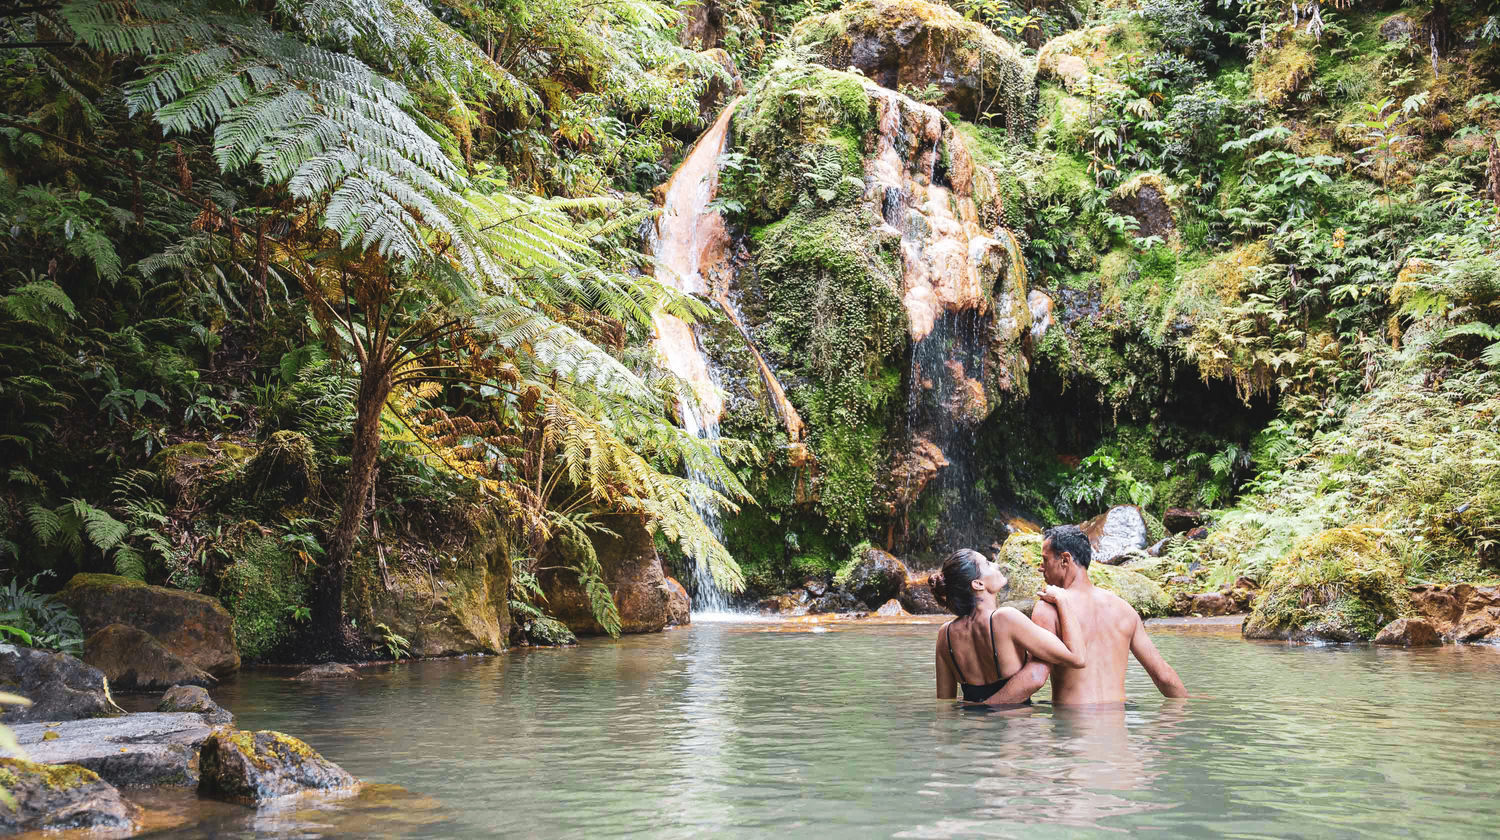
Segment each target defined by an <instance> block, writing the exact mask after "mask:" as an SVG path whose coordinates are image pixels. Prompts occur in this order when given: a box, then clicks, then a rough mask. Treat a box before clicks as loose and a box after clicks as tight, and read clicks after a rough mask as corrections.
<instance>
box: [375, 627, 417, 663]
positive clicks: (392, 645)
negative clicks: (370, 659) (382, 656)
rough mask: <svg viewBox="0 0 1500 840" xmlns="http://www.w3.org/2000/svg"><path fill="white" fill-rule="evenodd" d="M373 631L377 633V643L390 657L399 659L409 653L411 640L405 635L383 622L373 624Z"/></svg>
mask: <svg viewBox="0 0 1500 840" xmlns="http://www.w3.org/2000/svg"><path fill="white" fill-rule="evenodd" d="M375 632H376V633H377V634H379V639H378V640H377V643H378V644H379V645H380V646H381V647H382V648H384V649H385V652H386V653H388V654H390V657H391V658H392V659H400V658H402V657H403V656H407V655H409V654H410V653H411V641H410V640H409V639H407V638H406V637H405V636H403V635H401V634H399V633H397V632H396V631H394V630H392V629H391V628H390V627H387V626H386V625H384V624H377V625H375Z"/></svg>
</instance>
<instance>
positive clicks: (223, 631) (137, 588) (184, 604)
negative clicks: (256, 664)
mask: <svg viewBox="0 0 1500 840" xmlns="http://www.w3.org/2000/svg"><path fill="white" fill-rule="evenodd" d="M58 598H59V600H61V601H62V602H63V603H65V604H67V605H68V606H69V607H70V608H72V610H73V612H74V613H76V614H77V615H78V620H79V622H80V623H81V624H82V625H83V632H84V633H86V634H89V635H93V634H94V633H97V632H99V631H100V630H102V629H104V628H105V627H107V626H109V625H111V624H126V625H129V626H131V627H135V628H137V629H139V630H144V631H145V632H147V633H149V634H151V635H152V636H154V637H156V640H157V641H158V642H161V644H162V646H164V647H165V648H166V649H167V650H169V651H171V652H172V653H173V654H175V655H176V656H178V657H180V658H182V659H183V660H185V661H187V662H189V663H191V664H192V665H194V666H196V667H198V668H201V669H203V670H204V671H207V672H208V673H210V674H212V675H214V676H215V677H222V676H226V675H228V674H232V673H234V672H235V671H237V670H239V667H240V654H239V651H238V650H237V649H236V648H235V644H234V621H233V619H232V618H231V617H230V615H229V612H228V611H227V610H225V609H224V607H223V605H222V604H220V603H219V602H218V600H216V599H214V598H210V597H209V596H207V595H199V594H197V593H194V592H183V591H182V590H179V589H168V588H166V587H164V586H150V585H148V584H144V583H141V582H140V581H135V580H131V579H130V578H125V577H120V576H118V575H97V574H80V575H74V576H73V579H72V580H70V581H68V585H67V586H65V587H63V590H62V592H60V593H58Z"/></svg>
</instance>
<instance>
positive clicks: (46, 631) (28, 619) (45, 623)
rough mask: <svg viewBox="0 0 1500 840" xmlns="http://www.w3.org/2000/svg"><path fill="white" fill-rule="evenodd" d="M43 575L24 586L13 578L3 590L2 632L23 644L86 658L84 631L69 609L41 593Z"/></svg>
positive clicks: (0, 602)
mask: <svg viewBox="0 0 1500 840" xmlns="http://www.w3.org/2000/svg"><path fill="white" fill-rule="evenodd" d="M40 578H41V575H37V576H35V577H33V578H32V579H31V580H30V581H28V582H26V583H22V582H21V581H20V580H19V579H18V578H12V579H11V581H10V583H8V584H6V585H5V586H4V587H0V624H3V625H4V626H3V627H0V630H3V631H4V632H6V633H7V634H9V635H10V636H12V637H15V638H18V639H20V640H21V643H22V644H25V645H29V646H31V647H38V648H42V649H44V650H57V651H62V652H63V653H67V654H71V655H72V656H82V655H83V627H82V626H81V625H80V624H79V623H78V617H77V616H75V615H74V614H73V611H72V610H70V609H68V608H67V606H65V605H64V604H62V603H61V602H59V601H58V600H57V599H55V598H53V597H52V596H50V595H43V594H41V593H40V592H38V591H37V589H36V586H37V581H38V580H39V579H40Z"/></svg>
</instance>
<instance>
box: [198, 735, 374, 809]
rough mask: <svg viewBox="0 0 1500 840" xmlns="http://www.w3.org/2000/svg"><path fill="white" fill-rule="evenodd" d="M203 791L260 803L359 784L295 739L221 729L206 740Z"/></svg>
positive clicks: (203, 762)
mask: <svg viewBox="0 0 1500 840" xmlns="http://www.w3.org/2000/svg"><path fill="white" fill-rule="evenodd" d="M199 767H200V769H201V771H202V774H203V778H202V781H201V782H199V784H198V791H199V793H203V794H207V795H209V796H215V797H218V798H222V799H228V800H230V801H234V802H248V803H260V802H266V801H268V800H272V799H278V798H280V797H283V796H290V795H292V794H296V793H305V792H307V791H314V790H346V789H350V788H353V787H354V786H355V785H357V784H358V780H356V779H355V778H354V777H353V776H351V775H349V774H348V773H347V772H345V771H344V769H343V768H342V767H340V766H338V765H337V764H334V763H333V762H331V761H329V760H328V759H326V758H324V757H323V756H321V755H318V753H317V751H316V750H314V749H313V748H312V747H309V746H308V745H307V744H305V743H303V742H302V741H299V740H297V739H296V738H293V737H291V736H290V735H283V734H282V733H280V732H271V731H269V730H261V731H260V732H246V731H244V730H240V729H230V728H229V727H220V728H218V729H215V730H214V731H213V734H211V735H209V737H208V739H207V740H206V741H204V742H203V747H202V751H201V757H200V760H199Z"/></svg>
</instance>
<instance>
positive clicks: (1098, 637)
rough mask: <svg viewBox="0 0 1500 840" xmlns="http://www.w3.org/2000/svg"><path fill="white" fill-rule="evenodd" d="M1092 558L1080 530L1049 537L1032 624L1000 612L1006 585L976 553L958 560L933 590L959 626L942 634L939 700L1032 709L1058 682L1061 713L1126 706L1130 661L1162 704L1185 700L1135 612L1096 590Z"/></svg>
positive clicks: (1055, 696) (936, 577)
mask: <svg viewBox="0 0 1500 840" xmlns="http://www.w3.org/2000/svg"><path fill="white" fill-rule="evenodd" d="M1092 555H1093V549H1092V547H1091V546H1090V545H1089V538H1088V536H1087V535H1085V534H1084V533H1083V531H1081V530H1079V529H1078V527H1077V526H1074V525H1059V526H1057V527H1055V528H1049V529H1047V531H1046V533H1045V534H1044V535H1043V541H1042V577H1043V578H1045V579H1046V582H1047V584H1048V585H1047V588H1046V589H1045V590H1043V591H1042V592H1039V593H1037V600H1036V607H1035V608H1034V609H1033V610H1032V612H1031V618H1027V617H1026V616H1025V614H1023V613H1021V612H1020V611H1019V610H1016V609H1013V608H1011V607H1001V606H999V602H998V601H997V600H996V597H997V593H999V592H1000V591H1001V590H1003V589H1004V588H1005V587H1006V583H1007V581H1006V579H1005V574H1004V573H1003V572H1001V571H1000V567H998V566H996V565H995V564H994V563H991V562H990V561H989V560H988V559H986V558H985V556H984V555H983V554H980V553H979V552H977V551H970V550H968V549H963V550H960V551H956V552H954V553H953V554H952V555H950V556H949V557H948V559H947V561H946V562H944V563H943V569H942V571H940V572H936V573H934V574H933V575H932V578H931V580H930V581H929V585H930V586H931V587H932V592H933V595H934V596H936V597H937V600H938V603H940V604H942V605H943V606H944V607H946V608H948V609H949V610H951V611H952V612H953V614H954V615H956V616H958V617H957V618H955V619H953V620H952V621H950V622H948V623H947V624H944V625H943V628H942V629H941V630H939V631H938V639H937V696H938V699H940V700H951V699H954V698H955V697H956V696H957V695H958V692H959V691H960V690H961V691H962V692H963V699H964V700H965V701H967V702H970V703H984V704H987V705H991V706H1008V705H1017V704H1022V703H1029V702H1031V695H1032V694H1035V693H1036V691H1037V689H1039V688H1041V687H1042V684H1043V683H1045V682H1046V681H1047V678H1048V676H1049V675H1050V676H1051V678H1052V702H1053V703H1054V704H1057V705H1097V704H1105V703H1123V702H1125V664H1126V659H1127V656H1128V655H1130V654H1134V655H1135V658H1136V659H1137V660H1138V661H1139V662H1140V663H1141V666H1142V667H1144V668H1145V669H1146V673H1147V674H1150V675H1151V679H1152V681H1154V682H1155V683H1156V687H1157V688H1158V689H1159V690H1160V691H1161V693H1162V694H1164V695H1166V696H1167V697H1186V696H1187V689H1185V688H1183V685H1182V680H1180V679H1178V677H1177V672H1176V671H1174V670H1172V666H1171V665H1168V664H1167V661H1166V660H1165V659H1163V658H1162V655H1161V654H1160V653H1159V652H1158V651H1157V650H1156V645H1153V644H1152V643H1151V639H1150V637H1148V636H1147V635H1146V628H1145V625H1144V624H1143V623H1142V622H1141V617H1140V616H1139V615H1137V614H1136V611H1135V610H1134V609H1132V608H1131V606H1130V605H1129V604H1127V603H1125V601H1124V599H1122V598H1120V597H1119V596H1118V595H1115V594H1114V593H1111V592H1105V591H1104V590H1102V589H1096V588H1094V585H1093V583H1092V582H1090V581H1089V560H1090V559H1091V558H1092Z"/></svg>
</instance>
